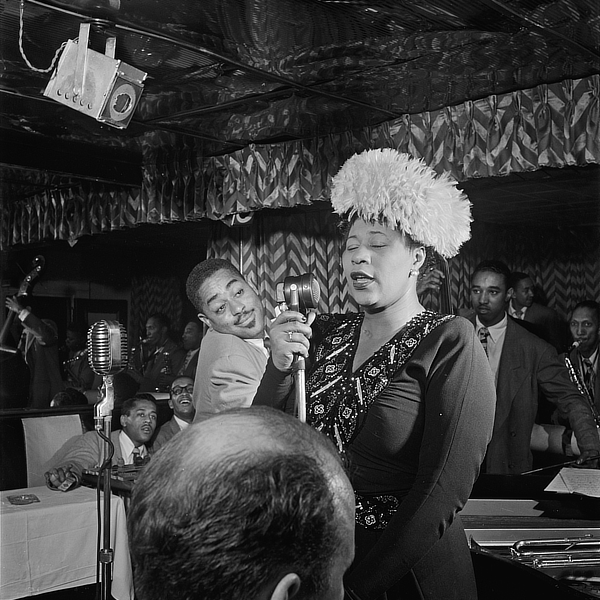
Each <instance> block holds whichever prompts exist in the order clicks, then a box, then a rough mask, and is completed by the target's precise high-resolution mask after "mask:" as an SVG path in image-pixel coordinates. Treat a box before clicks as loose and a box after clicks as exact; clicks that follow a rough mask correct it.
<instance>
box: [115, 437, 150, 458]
mask: <svg viewBox="0 0 600 600" xmlns="http://www.w3.org/2000/svg"><path fill="white" fill-rule="evenodd" d="M119 444H120V445H121V456H122V457H123V463H124V464H126V465H132V464H133V449H134V448H135V444H134V443H133V441H132V440H131V438H130V437H129V436H128V435H127V434H126V433H125V432H124V431H123V430H121V433H120V434H119ZM138 448H139V450H140V456H141V457H142V458H144V457H145V456H146V455H147V454H148V450H146V446H144V444H142V445H141V446H138Z"/></svg>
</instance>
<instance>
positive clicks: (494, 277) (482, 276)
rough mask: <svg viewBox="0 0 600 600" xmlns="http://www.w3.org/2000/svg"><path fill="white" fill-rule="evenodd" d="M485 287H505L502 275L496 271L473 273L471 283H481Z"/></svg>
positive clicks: (477, 284) (474, 284)
mask: <svg viewBox="0 0 600 600" xmlns="http://www.w3.org/2000/svg"><path fill="white" fill-rule="evenodd" d="M484 284H485V285H486V286H487V287H499V288H503V287H505V282H504V275H502V274H500V273H496V272H495V271H479V272H478V273H475V275H474V277H473V281H472V283H471V285H473V286H475V287H479V286H482V285H484Z"/></svg>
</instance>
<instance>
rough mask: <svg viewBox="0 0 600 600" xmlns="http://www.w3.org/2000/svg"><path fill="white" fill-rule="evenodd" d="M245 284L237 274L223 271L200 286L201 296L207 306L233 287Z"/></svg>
mask: <svg viewBox="0 0 600 600" xmlns="http://www.w3.org/2000/svg"><path fill="white" fill-rule="evenodd" d="M245 283H246V282H245V281H244V280H243V279H241V278H240V277H239V276H238V275H236V274H235V273H231V272H230V271H226V270H224V269H223V270H221V271H218V272H217V273H215V274H214V275H212V276H211V277H209V278H208V279H207V280H206V281H205V282H204V283H203V284H202V285H201V286H200V290H199V295H200V298H201V299H203V301H204V302H205V303H206V304H210V303H211V302H212V301H213V300H215V299H216V298H217V297H218V296H219V294H221V293H226V292H227V291H228V290H229V289H230V288H231V287H232V286H234V285H236V284H245Z"/></svg>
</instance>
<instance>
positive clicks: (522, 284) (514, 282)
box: [508, 271, 566, 352]
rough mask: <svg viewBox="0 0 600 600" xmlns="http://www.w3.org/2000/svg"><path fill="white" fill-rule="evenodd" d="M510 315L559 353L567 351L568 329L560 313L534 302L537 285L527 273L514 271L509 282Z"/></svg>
mask: <svg viewBox="0 0 600 600" xmlns="http://www.w3.org/2000/svg"><path fill="white" fill-rule="evenodd" d="M508 295H509V297H510V301H509V303H508V314H509V315H510V316H511V317H513V319H517V320H520V321H523V322H524V327H525V328H526V329H528V330H529V331H532V332H533V333H535V334H536V335H538V336H539V337H541V338H542V339H544V340H546V341H547V342H548V343H549V344H552V345H553V346H554V348H555V349H556V351H557V352H561V351H562V350H564V349H565V345H566V339H565V338H566V335H565V334H566V327H565V324H564V322H563V321H562V319H561V318H560V317H559V316H558V313H557V312H556V311H555V310H552V309H551V308H549V307H547V306H544V305H543V304H539V303H538V302H534V296H535V285H534V283H533V280H532V279H531V277H530V276H529V275H528V274H527V273H522V272H520V271H514V272H513V273H511V274H510V279H509V282H508Z"/></svg>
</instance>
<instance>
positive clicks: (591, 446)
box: [471, 260, 600, 474]
mask: <svg viewBox="0 0 600 600" xmlns="http://www.w3.org/2000/svg"><path fill="white" fill-rule="evenodd" d="M509 276H510V272H509V270H508V267H507V266H506V265H505V264H504V263H502V262H500V261H495V260H489V261H484V262H482V263H480V264H479V265H477V267H476V268H475V270H474V272H473V275H472V279H471V304H472V306H473V308H474V310H475V313H476V316H475V317H474V318H472V319H471V322H472V323H473V324H474V325H475V329H476V332H477V335H478V336H479V339H480V340H481V342H482V344H483V346H484V349H485V350H486V354H487V355H488V359H489V362H490V366H491V368H492V371H493V373H494V377H495V381H496V415H495V421H494V433H493V436H492V440H491V442H490V444H489V446H488V450H487V455H486V460H485V463H484V464H485V468H486V471H487V472H488V473H500V474H517V473H522V472H524V471H528V470H530V469H531V468H532V466H533V465H532V462H533V458H532V453H531V448H530V445H531V437H532V430H533V426H534V422H535V417H536V413H537V405H538V393H539V391H540V390H541V392H542V393H543V394H544V396H545V397H546V398H547V399H548V400H550V401H551V402H553V403H554V404H556V405H557V406H558V407H559V409H560V410H561V413H563V414H565V415H568V419H569V422H570V424H571V427H572V428H573V430H574V431H575V435H576V437H577V442H578V444H579V447H580V448H581V449H582V454H581V457H580V459H579V461H580V462H584V461H585V460H586V459H587V458H588V457H590V456H595V455H597V454H598V452H599V451H600V440H599V438H598V433H597V431H596V427H595V424H594V420H593V418H592V414H591V411H590V409H589V407H588V406H587V405H586V403H585V401H584V399H583V397H582V396H581V394H580V393H579V392H578V391H577V389H576V387H575V386H574V384H573V383H572V382H571V380H570V379H569V374H568V372H567V369H566V367H565V365H564V363H562V362H561V361H560V360H559V358H558V355H557V354H556V351H555V350H554V348H553V347H552V346H551V345H550V344H548V343H547V342H545V341H544V340H542V339H541V338H539V337H538V336H536V335H534V334H532V333H530V332H529V331H527V330H526V329H525V328H523V327H522V326H521V325H519V323H518V322H517V321H516V320H514V319H512V318H511V317H508V316H507V314H506V302H507V300H508V298H509V293H508V280H509ZM490 402H493V399H490ZM596 463H597V461H596V462H592V463H586V466H595V464H596Z"/></svg>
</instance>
